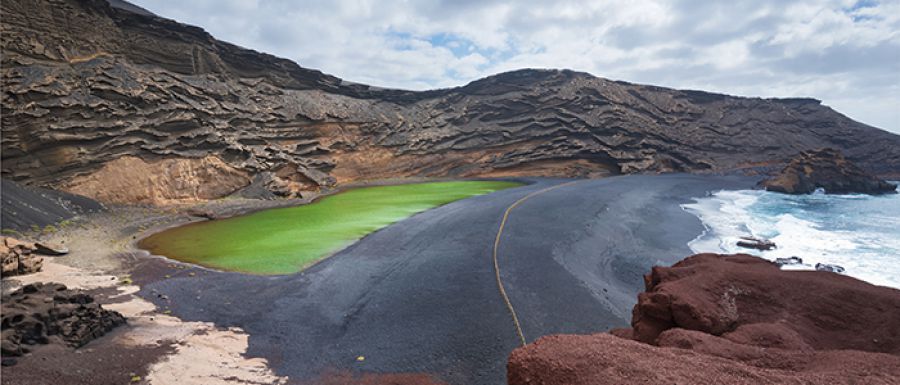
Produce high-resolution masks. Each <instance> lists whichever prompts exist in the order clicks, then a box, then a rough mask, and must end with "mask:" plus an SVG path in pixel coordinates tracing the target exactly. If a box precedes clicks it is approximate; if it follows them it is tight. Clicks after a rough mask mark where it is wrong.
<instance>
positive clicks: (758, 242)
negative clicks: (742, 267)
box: [737, 237, 775, 251]
mask: <svg viewBox="0 0 900 385" xmlns="http://www.w3.org/2000/svg"><path fill="white" fill-rule="evenodd" d="M737 245H738V246H740V247H743V248H747V249H757V250H762V251H766V250H772V249H774V248H775V242H772V241H770V240H768V239H762V238H754V237H741V240H740V241H738V242H737Z"/></svg>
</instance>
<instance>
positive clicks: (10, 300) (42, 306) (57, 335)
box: [0, 283, 125, 356]
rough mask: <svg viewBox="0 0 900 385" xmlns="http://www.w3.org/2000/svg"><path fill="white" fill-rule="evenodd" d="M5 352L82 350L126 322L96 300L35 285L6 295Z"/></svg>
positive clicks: (57, 287) (55, 287)
mask: <svg viewBox="0 0 900 385" xmlns="http://www.w3.org/2000/svg"><path fill="white" fill-rule="evenodd" d="M2 302H3V304H2V310H3V311H2V316H0V317H2V321H0V322H2V327H3V334H2V341H0V342H2V343H0V347H2V353H3V355H4V356H21V355H23V354H25V353H27V352H28V351H29V347H28V346H29V345H38V344H48V343H61V344H64V345H67V346H70V347H74V348H77V347H81V346H84V345H85V344H87V343H88V342H90V341H91V340H93V339H95V338H98V337H100V336H102V335H104V334H106V332H108V331H110V330H112V329H113V328H115V327H117V326H119V325H122V324H124V323H125V318H124V317H123V316H122V315H121V314H119V313H118V312H115V311H110V310H106V309H103V308H102V307H101V306H100V305H99V304H97V303H95V302H94V298H93V297H91V296H89V295H87V294H84V293H80V292H78V291H74V290H69V289H67V288H66V286H65V285H61V284H57V283H35V284H29V285H25V286H23V287H22V288H21V289H19V290H16V291H14V292H12V293H10V294H8V295H4V296H3V301H2Z"/></svg>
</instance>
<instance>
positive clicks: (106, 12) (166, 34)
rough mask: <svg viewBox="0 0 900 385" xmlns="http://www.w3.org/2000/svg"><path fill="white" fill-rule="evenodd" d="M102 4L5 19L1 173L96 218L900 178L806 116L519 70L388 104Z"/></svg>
mask: <svg viewBox="0 0 900 385" xmlns="http://www.w3.org/2000/svg"><path fill="white" fill-rule="evenodd" d="M115 4H117V7H112V6H110V5H109V3H107V2H106V1H105V0H83V1H76V0H43V1H32V0H7V1H4V2H3V3H2V13H3V24H2V54H3V55H2V56H3V58H2V82H3V96H2V136H3V143H2V161H3V164H2V175H3V177H5V178H10V179H13V180H16V181H20V182H24V183H26V184H32V185H41V186H49V187H53V188H58V189H62V190H66V191H69V192H73V193H78V194H82V195H86V196H89V197H93V198H97V199H100V200H104V201H108V202H110V201H111V202H153V203H165V202H171V201H184V200H197V199H209V198H215V197H219V196H222V195H226V194H228V193H230V192H231V191H234V190H236V189H240V188H242V187H244V186H247V185H249V184H251V183H255V184H257V185H260V186H264V187H266V188H269V189H270V190H272V191H275V192H277V193H279V194H282V195H293V194H296V193H297V192H299V191H303V190H307V189H316V188H318V187H319V186H322V185H330V184H334V183H340V182H347V181H354V180H360V179H373V178H383V177H402V176H460V177H465V176H498V175H526V174H527V175H555V176H562V175H566V176H584V175H603V174H616V173H634V172H659V171H688V172H714V171H728V170H733V169H737V168H745V167H758V166H769V165H772V164H773V163H776V164H777V163H780V162H782V161H783V160H785V159H788V158H789V157H791V156H793V155H795V154H796V153H797V152H798V151H801V150H807V149H813V148H821V147H833V148H837V149H840V150H842V151H843V152H844V153H845V154H846V155H847V157H848V158H849V159H850V160H852V161H854V162H856V163H857V164H859V165H861V166H862V167H863V168H865V169H867V170H869V171H871V172H875V173H878V174H882V175H900V136H897V135H893V134H890V133H887V132H885V131H881V130H878V129H876V128H873V127H870V126H866V125H864V124H861V123H858V122H855V121H853V120H851V119H849V118H847V117H845V116H843V115H841V114H839V113H837V112H835V111H833V110H831V109H830V108H828V107H825V106H822V105H821V104H820V103H819V102H818V101H816V100H812V99H758V98H754V99H751V98H738V97H731V96H726V95H718V94H710V93H705V92H698V91H679V90H672V89H666V88H660V87H652V86H643V85H635V84H628V83H623V82H615V81H610V80H606V79H602V78H598V77H594V76H591V75H589V74H586V73H578V72H572V71H556V70H521V71H515V72H509V73H503V74H499V75H496V76H491V77H488V78H485V79H481V80H478V81H475V82H472V83H470V84H468V85H465V86H463V87H458V88H452V89H443V90H435V91H425V92H412V91H400V90H386V89H380V88H375V87H369V86H365V85H359V84H355V83H349V82H346V81H343V80H341V79H339V78H336V77H333V76H329V75H326V74H323V73H321V72H319V71H315V70H310V69H305V68H302V67H300V66H298V65H297V64H296V63H294V62H291V61H289V60H285V59H280V58H277V57H274V56H271V55H267V54H263V53H259V52H256V51H252V50H248V49H244V48H241V47H237V46H235V45H232V44H229V43H226V42H222V41H219V40H216V39H215V38H213V37H212V36H210V35H209V34H208V33H206V32H205V31H203V30H202V29H200V28H197V27H193V26H188V25H184V24H180V23H177V22H175V21H172V20H168V19H164V18H160V17H157V16H154V15H152V14H149V13H147V12H145V11H143V10H140V9H137V8H127V7H126V8H123V7H121V2H116V3H115Z"/></svg>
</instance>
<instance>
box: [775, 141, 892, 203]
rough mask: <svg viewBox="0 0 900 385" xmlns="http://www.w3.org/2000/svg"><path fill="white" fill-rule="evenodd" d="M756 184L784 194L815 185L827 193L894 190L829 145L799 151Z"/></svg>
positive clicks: (807, 190) (812, 188)
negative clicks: (789, 160) (771, 174)
mask: <svg viewBox="0 0 900 385" xmlns="http://www.w3.org/2000/svg"><path fill="white" fill-rule="evenodd" d="M760 186H762V187H765V189H766V190H768V191H775V192H781V193H786V194H810V193H812V192H813V191H815V190H816V189H819V188H821V189H824V190H825V192H826V193H829V194H854V193H859V194H887V193H896V192H897V186H896V185H894V184H892V183H888V182H887V181H885V180H883V179H880V178H877V177H875V176H874V175H872V174H870V173H868V172H866V171H863V170H862V169H861V168H859V167H858V166H856V165H855V164H853V163H852V162H850V161H848V160H847V159H845V158H844V156H843V155H842V154H841V152H840V151H838V150H835V149H831V148H824V149H820V150H812V151H805V152H803V153H801V154H800V155H798V156H796V157H795V158H793V159H792V160H791V162H790V163H789V164H788V165H787V166H786V167H785V168H784V169H783V170H781V172H780V173H778V174H777V175H775V176H773V177H771V178H769V179H766V180H764V181H762V182H760Z"/></svg>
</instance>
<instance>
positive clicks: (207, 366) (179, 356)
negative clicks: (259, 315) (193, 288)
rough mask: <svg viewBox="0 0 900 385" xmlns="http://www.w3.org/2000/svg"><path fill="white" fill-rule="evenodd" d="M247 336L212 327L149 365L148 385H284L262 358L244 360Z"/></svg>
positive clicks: (234, 331)
mask: <svg viewBox="0 0 900 385" xmlns="http://www.w3.org/2000/svg"><path fill="white" fill-rule="evenodd" d="M247 341H248V335H247V334H245V333H243V331H242V330H241V329H238V328H230V329H228V330H219V329H215V328H213V327H211V326H208V329H207V330H205V332H199V333H195V334H192V335H191V336H189V337H188V338H187V339H185V340H184V341H182V342H181V343H180V344H178V345H177V347H176V352H175V354H173V355H170V356H167V357H165V358H164V359H163V360H162V361H160V362H158V363H156V364H154V365H152V366H151V367H150V372H149V373H148V374H147V380H148V382H149V383H150V384H158V385H165V384H178V385H212V384H235V383H239V384H284V383H285V382H287V377H279V376H276V375H275V374H273V373H272V371H271V370H270V369H269V367H268V365H267V362H266V360H265V359H262V358H246V357H243V356H242V354H243V353H244V352H246V351H247V346H248V342H247Z"/></svg>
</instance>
